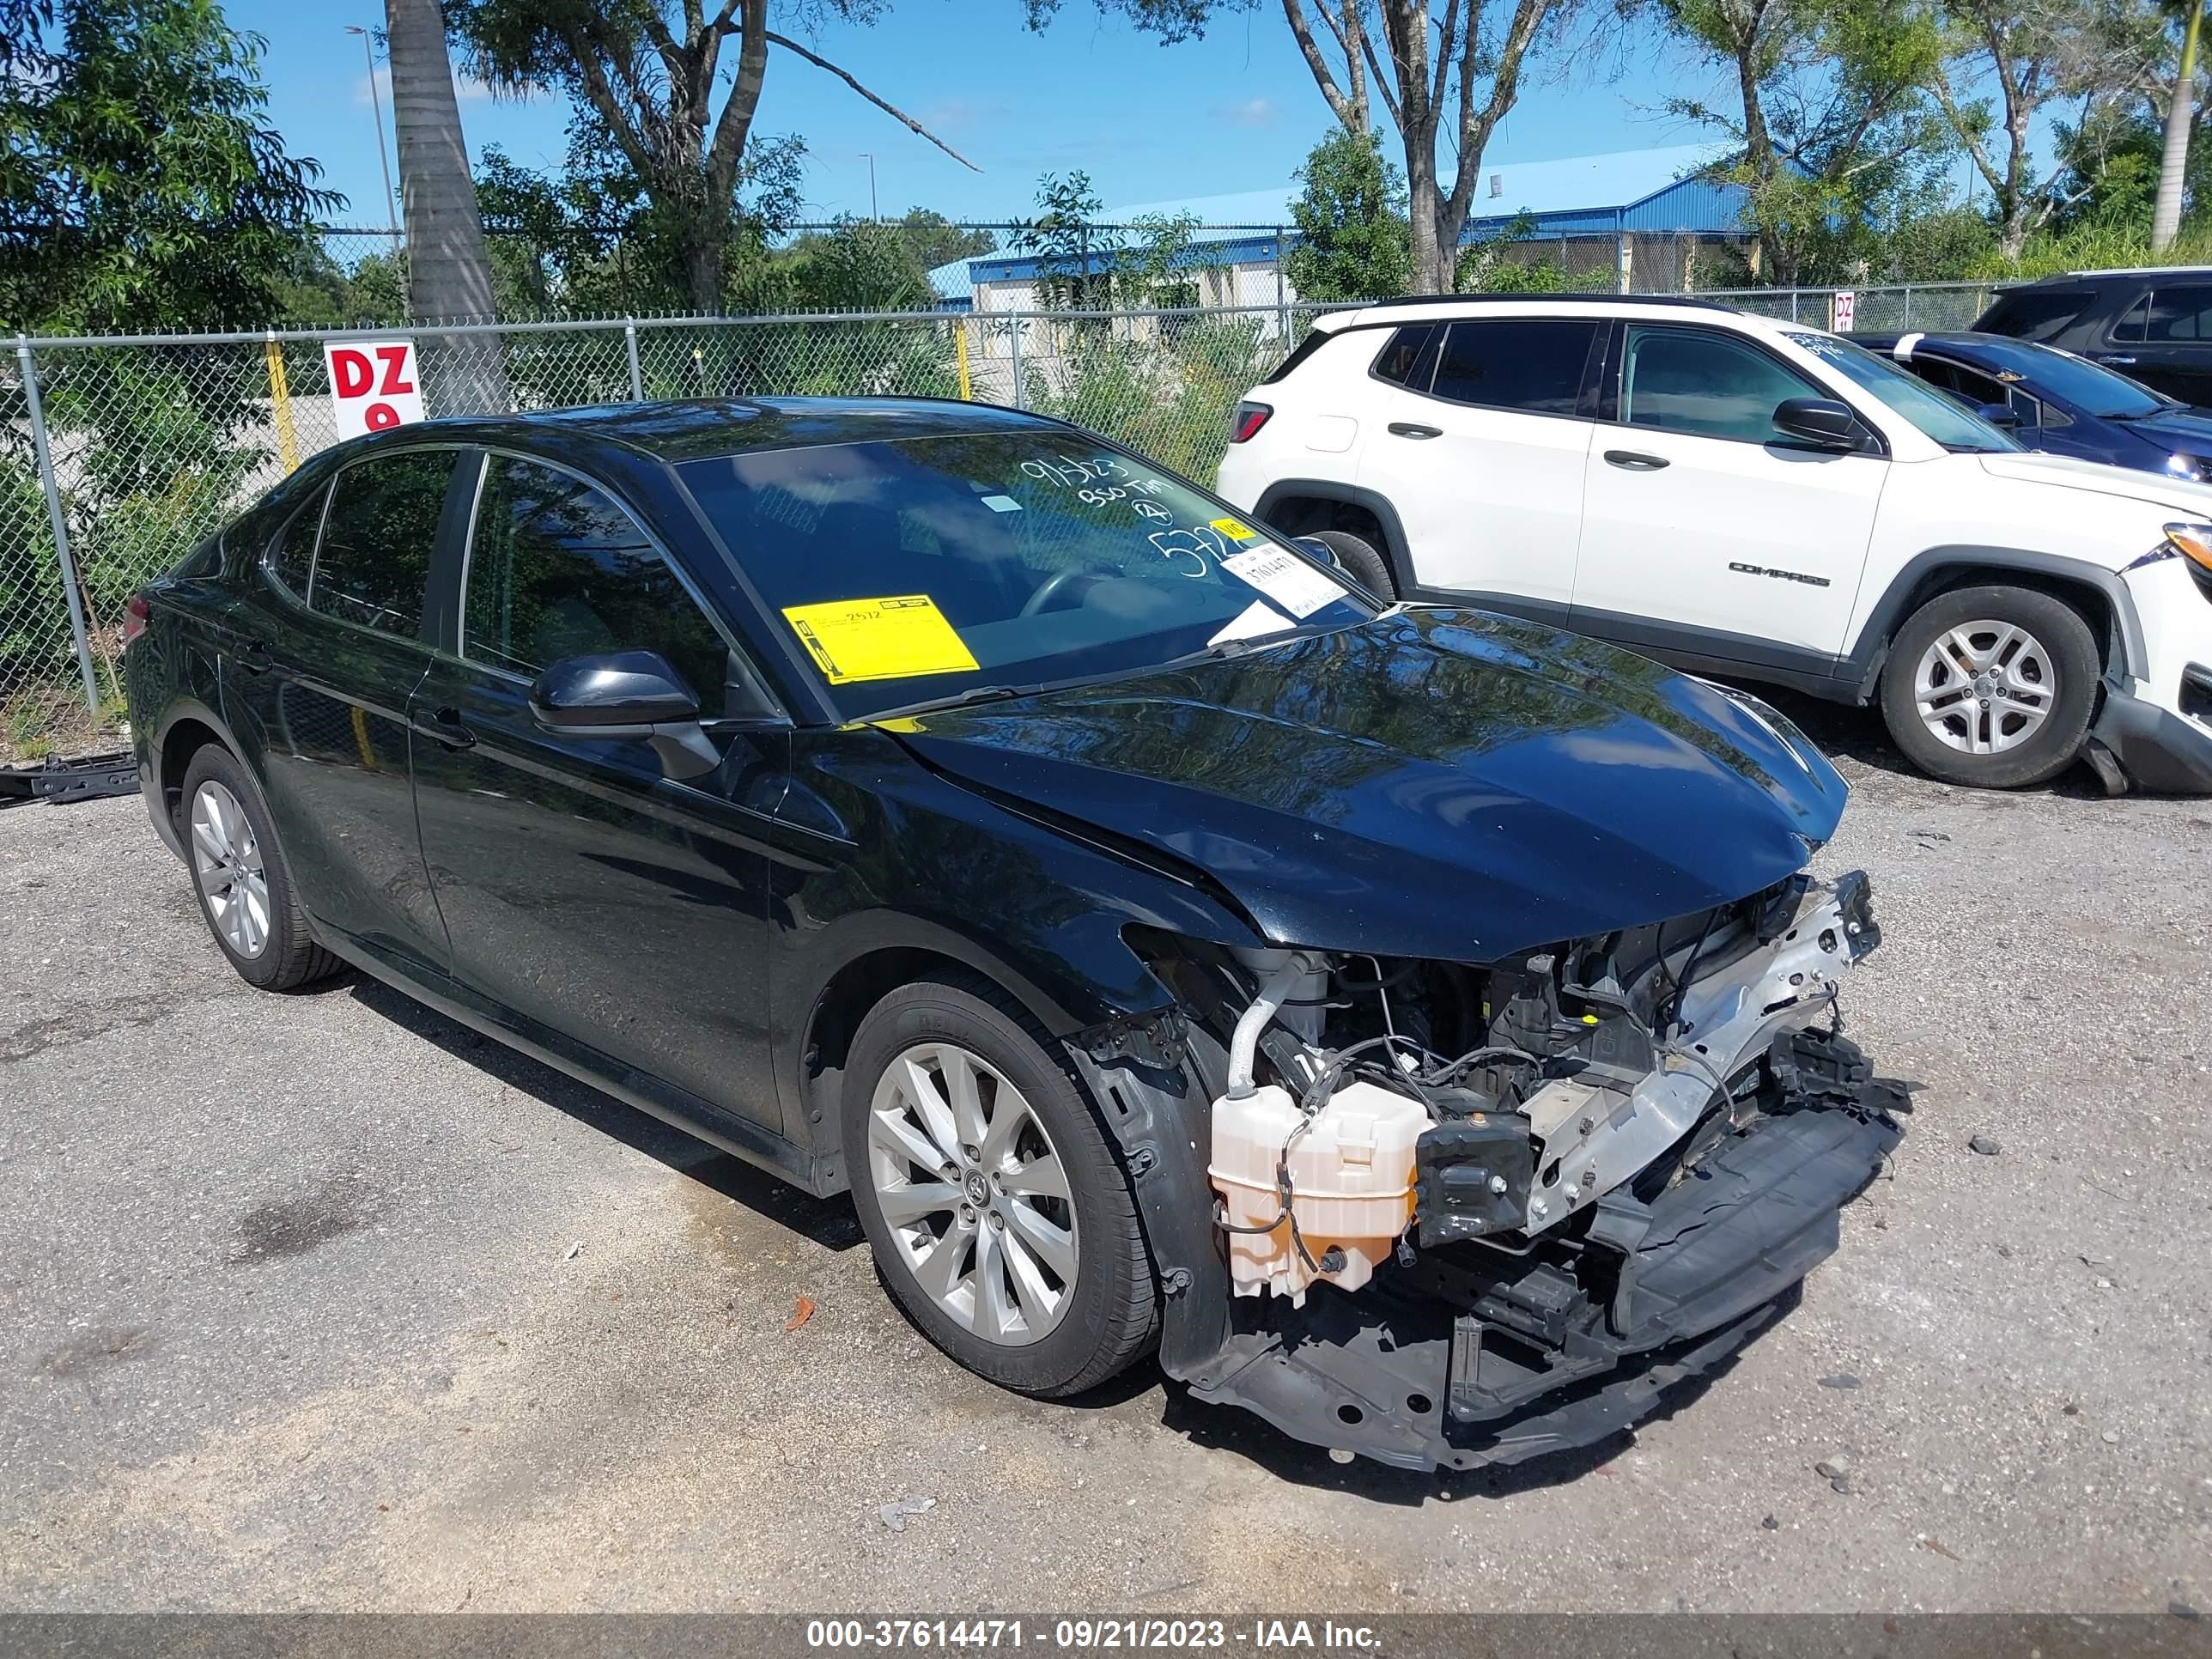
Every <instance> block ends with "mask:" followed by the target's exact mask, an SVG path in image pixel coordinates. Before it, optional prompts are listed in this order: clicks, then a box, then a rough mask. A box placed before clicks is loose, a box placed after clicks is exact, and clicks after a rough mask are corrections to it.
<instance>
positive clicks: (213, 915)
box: [182, 743, 343, 991]
mask: <svg viewBox="0 0 2212 1659" xmlns="http://www.w3.org/2000/svg"><path fill="white" fill-rule="evenodd" d="M182 810H183V813H184V824H183V828H184V840H185V860H186V862H187V863H188V864H189V865H190V866H191V872H192V890H193V892H194V893H195V894H196V895H197V897H198V899H199V903H200V915H202V916H204V917H205V918H206V920H207V925H208V932H209V933H212V934H213V935H214V936H215V942H216V944H217V945H220V946H221V947H222V953H223V955H225V956H227V957H229V958H230V965H231V966H232V967H234V968H235V969H238V972H239V976H240V978H241V979H243V980H245V981H246V982H247V983H248V984H249V985H257V986H258V987H261V989H263V990H264V991H289V990H294V989H296V988H297V987H300V986H302V985H307V984H311V983H313V981H316V980H319V979H322V978H325V977H326V976H328V975H331V974H333V973H335V972H337V970H338V969H339V968H341V967H342V966H343V963H340V962H339V960H338V959H337V957H334V956H332V955H331V953H330V952H329V951H325V950H324V949H323V948H322V946H320V945H317V944H316V943H315V941H314V939H313V935H311V934H310V933H308V932H307V918H306V917H305V916H303V915H301V913H300V902H299V898H298V896H297V895H296V894H295V891H294V890H293V887H292V874H291V872H290V870H289V868H288V867H287V866H285V863H284V855H283V854H282V853H281V852H279V851H278V850H277V847H276V838H275V837H274V836H271V835H270V833H269V820H268V809H267V808H266V807H265V806H264V805H263V804H262V800H261V793H260V792H259V791H258V790H257V789H256V788H255V787H253V783H252V780H251V779H250V778H248V777H247V776H246V769H245V768H244V767H242V766H240V764H239V763H238V761H237V760H236V758H235V757H233V756H232V755H231V754H230V753H229V752H228V750H223V749H221V748H218V747H217V746H216V744H211V743H210V744H207V745H206V746H205V747H204V748H202V749H201V750H199V752H198V753H197V754H195V755H194V756H193V757H192V759H191V764H190V765H189V766H187V767H186V768H185V787H184V805H183V809H182Z"/></svg>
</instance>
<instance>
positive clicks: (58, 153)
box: [0, 0, 339, 331]
mask: <svg viewBox="0 0 2212 1659" xmlns="http://www.w3.org/2000/svg"><path fill="white" fill-rule="evenodd" d="M0 23H4V24H5V26H6V40H7V43H8V44H7V46H6V48H5V54H4V57H5V62H4V67H0V326H4V327H6V328H8V329H9V330H40V329H43V330H49V331H51V330H55V329H69V330H81V331H99V330H120V329H131V330H149V329H191V328H214V327H220V326H223V325H239V324H252V323H261V322H265V321H267V320H269V319H271V318H272V317H274V316H275V315H276V314H277V303H278V301H277V295H278V292H279V289H281V287H282V285H283V282H284V281H285V278H286V276H287V274H288V273H289V271H290V270H292V268H293V266H294V264H295V261H296V260H297V259H298V258H299V256H300V253H301V248H302V246H303V245H304V239H305V233H306V228H307V225H308V224H309V222H311V221H312V220H313V218H314V217H315V216H317V215H319V214H321V213H325V212H327V211H328V210H331V208H332V207H334V206H335V205H336V204H337V202H338V199H339V198H338V197H335V196H333V195H332V194H331V193H330V192H329V191H324V190H321V189H319V188H317V186H316V184H315V180H316V179H317V178H318V177H319V173H320V169H319V168H318V167H317V166H316V164H315V163H314V162H313V161H309V160H307V159H305V158H303V157H296V156H294V155H291V154H289V152H288V151H287V150H286V149H285V148H284V144H283V139H282V138H281V137H279V136H278V135H277V133H276V131H275V129H273V128H272V127H270V125H268V124H267V122H266V120H265V119H264V109H265V107H266V105H267V94H266V93H265V91H264V88H263V86H262V82H261V78H260V72H259V66H260V54H261V51H262V47H263V42H262V41H261V40H260V39H259V38H258V36H254V35H250V34H240V33H237V32H236V31H234V30H233V29H231V28H230V27H228V25H227V24H225V22H224V21H223V17H222V11H221V9H219V8H218V7H217V6H216V4H215V3H214V0H58V3H55V4H53V5H52V6H46V5H23V4H21V3H13V4H11V5H10V7H9V9H8V11H7V12H6V13H5V14H4V15H0Z"/></svg>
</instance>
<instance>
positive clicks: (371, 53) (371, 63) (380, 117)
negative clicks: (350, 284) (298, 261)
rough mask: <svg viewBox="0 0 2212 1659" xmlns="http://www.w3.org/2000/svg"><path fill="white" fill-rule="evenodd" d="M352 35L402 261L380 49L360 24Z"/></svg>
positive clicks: (387, 217)
mask: <svg viewBox="0 0 2212 1659" xmlns="http://www.w3.org/2000/svg"><path fill="white" fill-rule="evenodd" d="M345 32H346V33H348V34H358V35H359V36H361V55H362V58H365V59H366V60H367V61H368V106H369V108H370V109H372V110H374V112H376V165H377V166H378V167H381V168H383V169H384V222H385V223H386V224H387V225H389V226H391V227H392V263H393V264H395V265H397V264H398V260H399V208H398V203H397V199H396V198H395V197H394V196H393V194H392V158H391V156H390V155H387V154H386V152H385V148H384V99H383V96H382V94H380V93H379V92H378V91H377V89H376V46H375V42H374V40H373V39H372V37H371V36H370V34H369V32H368V30H367V29H365V28H363V27H361V25H360V24H358V23H348V24H347V25H346V26H345Z"/></svg>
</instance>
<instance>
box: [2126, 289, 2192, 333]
mask: <svg viewBox="0 0 2212 1659" xmlns="http://www.w3.org/2000/svg"><path fill="white" fill-rule="evenodd" d="M2133 319H2142V330H2141V331H2140V332H2138V333H2136V334H2135V335H2133V336H2131V337H2132V338H2135V339H2138V340H2142V341H2143V342H2145V343H2148V344H2153V345H2156V344H2161V343H2172V344H2176V345H2196V344H2198V343H2202V342H2204V341H2208V340H2212V287H2207V286H2205V285H2203V284H2202V283H2196V284H2186V283H2185V284H2183V285H2181V286H2179V287H2174V288H2168V287H2165V286H2163V285H2161V286H2160V287H2158V288H2156V289H2153V290H2152V291H2151V296H2150V307H2149V310H2148V315H2147V316H2146V315H2145V313H2143V312H2142V310H2141V309H2138V310H2137V311H2136V312H2135V313H2131V320H2133Z"/></svg>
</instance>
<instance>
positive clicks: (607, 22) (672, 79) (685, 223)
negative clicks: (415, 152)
mask: <svg viewBox="0 0 2212 1659" xmlns="http://www.w3.org/2000/svg"><path fill="white" fill-rule="evenodd" d="M878 9H880V0H816V3H815V4H814V6H813V11H814V13H815V14H816V15H821V14H824V13H826V14H828V15H835V16H837V17H841V18H843V19H846V20H848V21H860V22H866V21H869V20H870V19H871V18H872V17H873V16H874V15H876V13H877V11H878ZM445 10H446V17H447V23H448V24H449V26H450V27H451V28H452V30H453V35H454V38H455V40H457V41H459V44H460V45H461V46H462V49H463V52H464V53H465V59H466V61H467V63H468V64H469V66H470V67H471V69H473V70H475V71H476V72H477V74H478V75H480V76H483V79H484V80H486V81H487V82H489V83H490V84H491V85H492V86H493V87H495V88H500V89H503V90H509V91H517V90H522V89H526V88H535V87H550V88H558V89H559V90H561V91H562V92H564V93H566V94H568V98H569V99H570V100H571V102H572V103H573V104H574V106H575V107H576V109H577V111H578V112H579V113H580V115H585V114H587V115H588V120H586V121H584V122H583V123H582V124H581V130H582V131H586V132H587V133H588V134H590V135H591V136H592V137H596V138H597V139H599V141H600V142H601V143H603V145H604V147H605V151H606V152H609V153H611V156H618V157H619V158H620V161H621V163H622V165H623V170H624V172H625V173H626V175H627V177H628V178H629V179H630V180H632V181H634V183H635V189H636V191H638V193H639V197H641V201H642V203H643V204H647V206H649V208H650V221H651V230H652V234H653V236H654V237H655V238H656V239H659V240H664V241H665V242H666V243H667V244H668V245H670V246H672V247H673V248H674V250H675V252H676V255H677V260H678V265H679V266H680V269H681V270H682V272H683V279H684V294H685V296H686V299H687V301H688V303H689V304H690V306H691V307H692V308H693V309H695V310H696V311H699V312H702V313H710V312H714V311H719V310H720V309H722V308H723V306H724V302H725V298H726V271H727V267H728V265H729V264H730V262H731V257H732V247H733V245H734V244H736V243H737V242H738V240H739V236H740V228H741V218H740V215H739V212H738V191H739V190H740V189H741V188H742V187H743V185H744V182H745V170H746V163H747V161H748V156H749V154H750V149H749V144H750V138H751V135H752V126H753V119H754V117H755V115H756V114H757V112H758V110H759V106H760V97H761V90H762V88H763V84H764V83H765V81H766V77H767V74H768V64H769V47H770V46H775V47H776V48H778V49H779V50H781V51H783V52H789V53H791V54H793V56H796V57H799V58H805V60H806V61H807V62H809V63H811V64H814V65H816V66H817V68H820V69H823V70H827V71H828V72H829V73H830V74H832V75H835V76H837V78H838V79H840V80H842V81H843V82H845V83H846V85H848V87H850V88H852V89H853V90H854V92H856V93H858V94H860V96H861V97H863V98H865V99H866V100H868V101H869V102H870V103H872V104H874V105H875V106H877V107H878V108H879V109H882V110H884V111H885V112H888V113H890V115H892V116H893V117H895V118H896V119H897V120H899V121H900V122H902V123H903V124H904V125H906V126H907V127H908V128H909V129H910V130H912V131H915V132H916V133H918V134H920V135H921V137H924V138H927V139H928V140H929V142H930V143H933V144H935V145H936V146H937V147H938V148H939V149H942V150H944V151H945V154H946V155H951V157H952V158H953V159H954V160H955V161H959V162H960V163H961V164H962V165H963V166H964V167H974V166H975V164H974V163H973V162H971V161H968V159H967V158H966V157H965V156H963V155H960V154H959V153H958V152H957V151H956V150H954V149H952V148H951V146H949V145H947V144H945V143H944V142H943V141H942V140H940V139H939V138H937V137H934V136H933V135H932V134H931V133H930V132H928V131H927V130H926V129H925V128H924V127H923V126H922V125H921V123H920V122H918V121H916V120H915V118H913V117H912V116H910V115H908V114H906V113H904V112H902V111H900V110H898V109H896V108H895V107H894V106H891V105H890V104H889V103H887V102H885V101H884V100H883V99H881V98H879V97H878V96H877V95H876V94H874V93H872V92H871V91H869V90H868V89H867V88H866V87H864V86H862V85H861V84H860V82H859V81H857V80H856V79H854V77H853V76H851V75H850V74H848V73H847V72H846V71H845V70H842V69H840V68H838V67H837V65H836V64H833V63H830V62H829V60H828V59H827V58H823V57H822V56H820V55H819V54H818V53H817V52H813V51H811V49H809V48H808V47H806V46H801V45H800V44H799V42H798V41H796V40H792V39H791V38H790V37H788V36H787V35H784V34H780V33H776V32H775V31H774V30H772V29H770V28H769V0H723V4H722V5H721V7H720V9H719V10H717V11H716V12H715V13H714V15H712V16H709V15H708V14H707V9H706V6H705V4H704V3H703V0H681V3H680V4H679V3H678V0H446V7H445ZM731 42H734V43H735V45H734V47H733V51H734V53H735V56H736V60H737V61H736V64H735V65H734V67H733V68H727V69H726V66H725V64H724V63H723V61H722V58H723V51H724V48H725V46H726V44H728V43H731ZM725 82H726V83H727V87H728V91H727V93H726V94H725V95H724V96H723V98H722V102H721V107H720V111H719V112H717V111H716V109H715V108H714V100H715V96H716V94H717V91H718V89H719V88H721V87H722V86H723V85H724V83H725ZM574 131H575V130H572V136H571V161H572V172H573V171H574V168H573V163H574V160H575V159H576V158H575V144H574ZM605 165H610V166H611V160H610V161H608V162H606V163H605ZM978 170H979V171H980V169H978Z"/></svg>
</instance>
